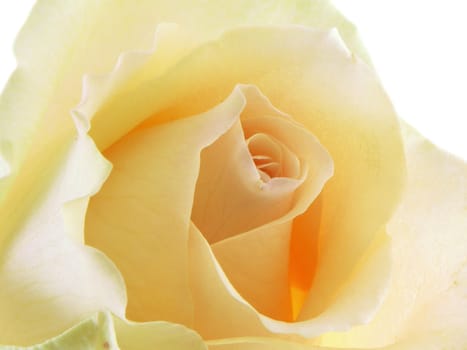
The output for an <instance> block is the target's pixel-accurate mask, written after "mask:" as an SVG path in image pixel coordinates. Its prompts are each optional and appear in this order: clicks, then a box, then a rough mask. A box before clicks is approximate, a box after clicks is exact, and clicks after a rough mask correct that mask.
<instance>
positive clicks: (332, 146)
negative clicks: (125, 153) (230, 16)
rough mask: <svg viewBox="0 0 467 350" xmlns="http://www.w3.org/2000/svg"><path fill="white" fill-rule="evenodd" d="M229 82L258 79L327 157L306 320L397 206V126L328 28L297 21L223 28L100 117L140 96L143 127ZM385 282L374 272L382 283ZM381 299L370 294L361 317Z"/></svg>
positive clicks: (190, 108)
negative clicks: (330, 164)
mask: <svg viewBox="0 0 467 350" xmlns="http://www.w3.org/2000/svg"><path fill="white" fill-rule="evenodd" d="M251 57H255V59H254V60H253V59H251ZM238 81H242V82H249V83H252V84H256V85H258V87H259V88H260V89H261V91H263V92H264V93H265V95H266V96H268V98H270V100H271V102H272V103H273V104H274V105H275V106H277V107H278V108H280V109H281V110H283V111H285V112H287V113H288V114H289V115H291V116H293V117H294V118H295V119H296V120H297V121H299V122H300V123H302V124H304V125H305V126H306V128H307V129H308V130H311V131H312V132H313V133H314V134H315V135H316V136H317V137H318V138H319V140H320V142H321V143H322V144H323V145H324V146H325V147H326V148H327V149H328V150H329V152H330V153H331V156H332V158H333V160H334V161H335V169H336V173H335V175H334V177H333V179H332V180H331V181H330V182H329V183H328V184H327V185H326V187H325V191H324V192H323V199H322V209H321V210H322V214H321V222H320V228H319V234H320V237H319V242H320V243H319V252H320V254H319V261H318V262H317V264H318V266H319V268H317V269H316V275H315V278H314V282H313V286H312V290H311V292H310V293H309V295H308V299H307V301H306V302H305V304H304V307H303V309H302V313H301V315H300V316H299V320H307V319H310V318H312V317H314V316H316V315H318V314H319V313H320V312H322V311H323V310H325V309H327V308H328V307H330V305H331V304H332V303H333V302H334V300H333V296H334V295H335V293H336V292H337V291H338V289H339V288H340V286H341V285H342V283H345V282H346V279H347V277H348V276H349V275H350V274H351V271H352V269H354V268H355V266H356V264H357V261H358V260H359V259H360V257H361V256H362V254H363V253H364V252H365V251H366V249H367V248H368V246H369V245H370V242H372V240H373V239H374V237H375V236H376V235H377V233H378V231H379V230H380V229H381V226H382V225H384V224H385V223H386V222H387V220H388V219H389V218H390V216H391V214H392V212H393V210H394V208H395V206H396V204H397V203H398V200H399V197H400V193H401V190H402V185H403V183H404V179H405V171H404V169H405V161H404V156H403V152H402V142H401V137H400V131H399V123H398V120H397V117H396V115H395V112H394V110H393V108H392V106H391V104H390V102H389V100H388V98H387V96H386V95H385V93H384V91H383V89H382V87H381V85H380V83H379V81H378V78H377V77H376V76H375V75H374V72H373V71H372V70H371V69H370V68H369V67H367V66H366V65H365V64H364V63H362V62H361V61H360V60H359V59H357V58H356V57H355V56H353V55H351V54H350V53H349V52H348V50H347V49H346V48H345V47H344V46H343V45H342V41H341V40H340V38H339V37H338V36H337V34H336V32H330V33H329V32H322V31H316V30H313V29H308V28H303V27H283V28H244V29H238V30H235V31H232V32H230V33H227V34H225V35H224V36H223V37H222V38H221V39H219V40H218V41H216V42H214V43H212V44H208V45H205V46H204V47H202V48H200V49H198V50H197V51H195V52H194V53H193V54H192V55H191V56H190V57H189V58H187V59H185V60H184V61H183V62H182V63H181V64H179V65H178V66H177V67H176V69H174V70H173V71H171V72H169V73H168V74H167V75H165V76H164V77H161V78H160V79H156V80H154V81H149V82H147V83H146V84H144V85H142V86H140V87H139V88H138V89H135V91H134V92H133V93H131V94H129V95H122V96H119V98H118V99H115V100H114V101H112V104H109V105H107V106H106V107H105V108H104V109H102V110H101V111H100V112H99V113H108V115H113V114H114V113H117V114H118V113H120V114H121V113H125V110H128V107H127V103H128V102H127V101H132V104H137V105H140V104H141V103H142V102H143V101H142V100H141V99H143V100H144V101H146V102H147V101H150V102H151V106H149V105H147V107H146V108H147V109H148V110H147V114H149V113H150V111H152V113H154V115H153V117H152V118H150V119H148V120H147V121H146V122H145V123H144V124H143V126H142V127H148V126H150V125H151V124H153V123H156V124H157V123H160V122H162V121H169V120H174V119H177V118H180V117H183V116H186V115H190V114H193V113H196V112H197V111H202V110H205V109H206V108H209V107H208V106H210V105H212V104H215V103H218V102H219V101H220V100H221V99H222V96H225V95H226V94H227V93H228V91H230V90H231V88H232V86H233V84H235V83H236V82H238ZM199 82H202V84H200V83H199ZM162 90H164V91H166V94H164V95H161V94H159V93H158V92H159V91H162ZM141 96H144V97H141ZM140 100H141V101H140ZM179 101H183V103H179ZM157 111H160V112H157ZM133 116H134V115H133ZM136 118H137V117H136ZM310 234H311V233H310ZM349 237H352V239H351V240H349ZM387 279H388V276H387V275H385V276H383V275H381V276H380V283H381V286H385V285H386V282H387ZM377 290H378V291H381V290H382V289H381V288H378V289H377ZM380 298H381V295H379V294H378V293H376V292H375V293H374V294H373V304H372V305H373V306H371V307H369V309H368V310H366V312H367V313H368V315H372V314H373V313H374V312H375V308H376V307H377V306H378V305H379V304H378V303H379V300H380ZM366 305H368V306H370V305H371V303H368V304H366ZM349 317H350V319H353V317H351V316H350V315H349Z"/></svg>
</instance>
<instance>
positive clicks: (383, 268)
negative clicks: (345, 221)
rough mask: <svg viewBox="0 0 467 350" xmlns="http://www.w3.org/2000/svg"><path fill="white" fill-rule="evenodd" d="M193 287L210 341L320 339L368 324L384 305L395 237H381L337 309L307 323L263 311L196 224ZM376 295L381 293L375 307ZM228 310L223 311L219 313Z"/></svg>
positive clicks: (200, 323)
mask: <svg viewBox="0 0 467 350" xmlns="http://www.w3.org/2000/svg"><path fill="white" fill-rule="evenodd" d="M189 247H190V267H191V273H190V275H191V277H190V278H191V279H190V281H191V286H192V291H193V303H194V308H195V309H194V310H195V323H194V325H195V326H194V328H195V329H196V330H197V331H198V332H199V333H200V334H201V335H202V336H203V337H204V338H205V339H216V338H217V339H218V338H224V337H225V338H227V337H228V338H230V337H237V336H239V337H242V336H264V335H270V334H271V333H275V336H280V334H287V333H288V334H298V335H302V336H305V337H315V336H318V335H320V334H323V333H325V332H327V331H332V330H334V329H348V328H350V327H352V326H353V325H354V324H357V323H362V322H368V321H369V320H368V310H370V309H371V310H374V309H375V308H377V307H378V306H379V305H380V304H381V299H382V296H384V292H385V290H386V286H385V285H381V282H380V276H381V275H387V274H388V271H387V269H388V267H389V266H390V264H389V263H390V257H389V248H390V245H389V240H388V238H387V236H386V235H385V234H384V233H381V234H380V235H379V236H378V239H376V240H375V241H374V242H373V244H372V245H371V247H370V250H369V251H368V252H367V254H365V255H364V256H363V257H362V259H361V261H360V262H359V265H358V266H357V268H356V269H355V271H354V272H353V275H352V279H351V282H349V283H347V284H346V285H345V286H343V288H342V289H341V290H340V293H339V294H338V295H337V298H336V299H337V301H336V302H335V303H334V304H333V305H332V308H330V309H329V310H327V312H325V313H323V314H322V315H320V316H318V317H316V318H314V319H311V320H309V321H304V322H294V323H288V322H280V321H277V320H273V319H271V318H269V317H266V316H264V315H261V314H259V313H258V312H257V311H256V310H255V309H254V308H253V307H252V306H251V304H249V303H248V302H247V301H246V300H245V299H244V298H243V297H242V296H241V295H240V294H238V292H237V291H236V290H235V289H234V287H233V286H232V285H231V283H230V282H229V280H228V279H227V276H226V275H225V273H224V271H223V270H222V268H221V267H220V265H219V263H218V262H217V259H216V258H215V256H214V254H213V253H212V251H211V250H210V248H209V244H208V243H207V242H206V240H205V238H204V237H203V236H202V234H201V233H200V232H199V230H197V229H196V227H194V226H193V227H192V228H191V231H190V241H189ZM373 294H377V295H380V296H381V297H380V300H379V301H378V303H377V305H376V306H375V305H374V304H375V302H374V296H373ZM219 310H222V313H219Z"/></svg>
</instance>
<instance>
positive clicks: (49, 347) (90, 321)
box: [0, 312, 119, 350]
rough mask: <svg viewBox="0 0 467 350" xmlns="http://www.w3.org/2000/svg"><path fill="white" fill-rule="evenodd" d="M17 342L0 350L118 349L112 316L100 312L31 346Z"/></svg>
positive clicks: (0, 346)
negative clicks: (20, 344) (23, 345)
mask: <svg viewBox="0 0 467 350" xmlns="http://www.w3.org/2000/svg"><path fill="white" fill-rule="evenodd" d="M17 345H18V343H16V342H15V343H11V344H10V345H5V346H2V345H0V350H63V349H67V350H96V349H103V350H118V349H119V347H118V344H117V340H116V337H115V332H114V328H113V322H112V317H111V316H110V315H109V314H108V313H104V312H100V313H97V314H95V315H93V316H92V317H89V318H86V319H85V320H83V321H81V322H79V323H78V324H76V325H73V327H71V328H69V329H67V330H66V331H64V332H63V333H62V334H60V335H57V336H56V337H53V338H51V339H48V340H46V341H44V342H42V343H41V344H34V345H33V346H27V347H22V346H17Z"/></svg>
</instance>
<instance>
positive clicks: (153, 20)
mask: <svg viewBox="0 0 467 350" xmlns="http://www.w3.org/2000/svg"><path fill="white" fill-rule="evenodd" d="M162 22H177V23H180V24H182V25H183V26H184V27H186V28H187V31H186V32H187V33H190V34H193V37H194V38H196V39H195V42H203V41H205V40H209V39H212V38H215V37H216V36H217V35H219V34H220V33H221V32H222V31H224V30H225V29H228V28H232V27H236V26H238V25H243V24H287V23H300V24H306V25H312V26H315V27H320V28H332V27H338V28H339V30H340V31H341V33H343V35H344V37H345V40H346V42H347V43H348V45H349V47H351V48H352V49H354V50H356V51H358V52H359V53H360V54H361V56H362V57H363V56H366V54H365V52H364V49H363V48H362V46H361V45H360V43H359V40H358V38H356V35H355V29H354V27H353V26H352V25H351V24H350V23H349V22H348V21H346V20H345V18H343V16H342V15H341V14H339V13H338V12H337V11H336V10H335V9H334V7H332V5H330V3H329V1H327V0H319V1H314V2H308V1H301V0H296V1H266V2H261V3H253V2H251V1H248V0H243V1H233V2H229V3H220V2H218V1H215V0H213V1H209V2H207V3H206V2H205V1H201V0H199V2H196V1H195V2H194V1H192V0H180V1H172V2H170V3H167V2H161V1H153V0H144V1H138V2H137V3H135V2H134V1H131V0H126V1H118V2H114V1H111V0H107V1H104V2H102V3H96V2H95V1H93V0H83V1H79V2H76V1H56V0H54V1H45V0H42V1H38V2H37V3H36V5H35V6H34V8H33V10H32V13H31V15H30V18H29V19H28V21H27V23H26V24H25V26H24V28H23V29H22V31H21V33H20V35H19V37H18V40H17V42H16V45H15V53H16V57H17V62H18V68H17V70H16V71H15V72H14V74H13V75H12V77H11V79H10V81H9V83H8V85H7V88H6V90H5V92H4V93H3V94H2V96H1V99H0V115H1V116H2V118H0V178H2V177H3V178H5V177H6V175H10V174H11V175H13V176H8V177H7V178H5V179H2V181H1V182H0V201H1V202H2V203H3V204H2V207H1V210H0V212H2V213H6V214H5V217H4V218H0V219H1V220H3V221H2V224H3V223H4V221H11V220H12V217H13V215H14V214H15V213H12V212H10V208H12V207H17V206H20V205H22V203H24V201H25V200H26V198H27V197H28V195H31V192H32V189H33V188H41V187H43V186H44V183H43V182H42V181H41V179H39V178H36V177H33V176H30V175H26V174H37V173H43V172H44V171H46V170H47V169H49V168H50V167H53V166H54V164H56V163H57V162H60V156H61V155H62V154H60V153H58V155H57V152H56V150H57V149H61V148H62V147H63V144H64V143H66V142H67V141H69V140H71V139H72V137H73V133H74V128H73V124H72V123H71V120H70V119H69V111H70V109H71V108H73V107H74V106H75V105H76V104H77V103H78V102H79V100H80V96H81V80H82V77H83V76H84V75H85V74H102V73H107V72H109V71H110V70H111V67H112V66H113V65H114V63H115V61H116V60H117V57H118V55H120V54H121V53H122V52H125V51H129V50H147V49H148V48H150V47H151V46H152V43H153V33H154V30H155V28H156V27H157V25H158V24H160V23H162ZM177 39H179V38H177ZM168 42H169V43H172V44H169V45H168V47H169V48H170V50H169V51H167V50H166V51H165V54H163V55H162V59H160V57H157V58H156V59H155V61H156V63H157V64H156V65H153V66H152V67H153V68H154V67H159V66H161V67H163V68H167V64H161V60H162V61H163V62H166V63H167V62H170V64H169V66H170V65H171V64H175V63H176V62H177V61H178V59H179V58H180V57H181V56H183V55H184V54H185V53H186V51H188V50H189V49H190V48H191V47H192V44H193V43H192V42H191V41H188V42H187V41H183V42H181V45H178V43H179V41H178V40H170V41H168ZM174 48H175V54H174V52H172V51H171V50H172V49H174ZM153 68H150V69H149V70H148V71H145V72H151V73H152V69H153ZM157 70H158V68H156V71H157ZM143 71H144V70H143ZM140 76H141V75H140ZM143 76H147V75H145V74H143ZM137 123H138V122H135V124H134V125H136V124H137ZM97 124H98V123H97V122H96V129H100V130H102V131H103V132H102V133H101V135H100V136H101V137H105V138H107V139H109V137H108V136H105V135H106V134H107V135H108V130H107V126H108V125H109V123H108V119H105V120H104V121H103V123H102V124H101V125H100V126H98V125H97ZM126 132H128V130H126V131H124V133H126ZM44 134H46V135H47V137H43V135H44ZM93 136H96V138H95V140H96V141H97V144H98V145H101V140H100V139H99V138H98V137H97V136H98V135H94V134H93ZM120 136H122V135H112V137H110V142H109V143H107V146H108V145H109V144H111V143H112V142H115V141H116V140H117V139H118V138H119V137H120ZM19 174H21V175H19ZM5 203H6V204H5ZM17 215H18V214H17ZM21 215H26V212H24V213H23V212H21ZM5 225H6V224H5Z"/></svg>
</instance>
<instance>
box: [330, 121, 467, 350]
mask: <svg viewBox="0 0 467 350" xmlns="http://www.w3.org/2000/svg"><path fill="white" fill-rule="evenodd" d="M404 129H405V132H404V141H405V152H406V156H407V166H408V177H409V179H408V185H407V190H406V193H405V195H404V197H403V200H402V204H401V206H400V207H399V209H398V210H397V212H396V213H395V215H394V217H393V218H392V219H391V221H390V222H389V224H388V233H389V234H390V235H391V237H392V241H393V250H392V259H393V261H394V268H393V270H394V271H393V279H392V283H391V285H390V290H389V294H388V297H387V298H386V299H385V301H384V303H383V305H382V308H381V310H380V311H379V312H378V314H377V315H376V317H375V318H374V319H373V320H372V321H371V322H370V323H369V324H368V325H366V326H361V327H356V328H355V329H353V330H351V331H350V332H347V333H337V334H330V335H328V336H325V337H324V338H323V341H322V343H323V344H324V345H336V346H349V347H351V346H354V347H357V346H358V347H359V346H361V347H367V346H383V345H391V344H394V343H395V344H394V346H389V348H390V349H399V348H400V349H418V348H420V349H447V348H453V349H464V348H465V346H466V345H467V333H465V330H466V329H467V328H466V327H467V303H466V300H467V299H466V296H467V269H466V266H467V260H466V257H467V236H466V232H467V212H466V203H467V193H466V189H467V165H466V164H465V163H464V162H462V161H461V160H459V159H456V158H455V157H453V156H451V155H448V154H446V153H444V152H442V151H440V150H438V149H437V148H436V147H435V146H433V145H432V144H430V143H429V142H428V141H427V140H425V139H423V138H422V137H421V136H419V135H418V134H416V132H415V131H413V130H412V129H411V128H410V127H407V126H405V127H404ZM399 343H400V345H399ZM405 344H408V345H405Z"/></svg>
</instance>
